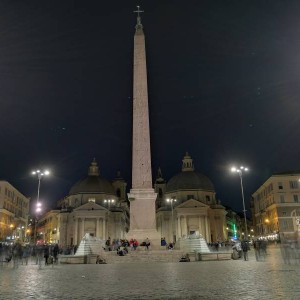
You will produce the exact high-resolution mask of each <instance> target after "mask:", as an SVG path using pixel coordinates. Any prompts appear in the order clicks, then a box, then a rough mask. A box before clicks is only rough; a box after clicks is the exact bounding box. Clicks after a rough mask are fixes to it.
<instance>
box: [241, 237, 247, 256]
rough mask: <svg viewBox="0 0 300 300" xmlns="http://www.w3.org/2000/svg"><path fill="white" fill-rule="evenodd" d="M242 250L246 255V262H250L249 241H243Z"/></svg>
mask: <svg viewBox="0 0 300 300" xmlns="http://www.w3.org/2000/svg"><path fill="white" fill-rule="evenodd" d="M241 246H242V250H243V254H244V260H245V261H246V260H248V250H249V244H248V241H246V240H244V241H242V245H241Z"/></svg>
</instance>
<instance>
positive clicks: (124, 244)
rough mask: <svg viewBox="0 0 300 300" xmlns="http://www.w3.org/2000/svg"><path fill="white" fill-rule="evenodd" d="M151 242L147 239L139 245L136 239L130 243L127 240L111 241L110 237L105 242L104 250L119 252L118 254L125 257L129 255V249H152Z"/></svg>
mask: <svg viewBox="0 0 300 300" xmlns="http://www.w3.org/2000/svg"><path fill="white" fill-rule="evenodd" d="M150 245H151V243H150V240H149V239H148V238H146V239H145V240H144V241H143V242H142V243H139V242H138V241H137V240H136V239H134V238H132V239H130V240H129V241H128V240H127V239H114V240H112V241H111V239H110V237H109V238H108V239H107V240H106V242H105V247H103V248H104V250H106V251H117V254H118V255H120V256H124V255H126V254H127V253H128V251H129V249H131V250H132V251H135V250H137V248H138V247H139V246H140V247H145V250H149V249H150Z"/></svg>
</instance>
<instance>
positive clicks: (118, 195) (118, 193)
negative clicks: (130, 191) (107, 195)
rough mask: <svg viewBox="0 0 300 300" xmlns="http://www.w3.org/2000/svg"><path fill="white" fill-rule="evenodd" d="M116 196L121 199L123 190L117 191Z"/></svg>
mask: <svg viewBox="0 0 300 300" xmlns="http://www.w3.org/2000/svg"><path fill="white" fill-rule="evenodd" d="M116 194H117V197H119V198H120V197H121V190H120V189H117V191H116Z"/></svg>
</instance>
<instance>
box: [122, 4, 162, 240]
mask: <svg viewBox="0 0 300 300" xmlns="http://www.w3.org/2000/svg"><path fill="white" fill-rule="evenodd" d="M138 9H139V8H138ZM133 64H134V65H133V73H134V75H133V76H134V77H133V136H132V139H133V140H132V189H131V190H130V193H129V194H128V198H129V200H130V230H129V232H128V234H127V236H128V238H136V239H137V240H138V241H140V242H141V241H143V240H144V239H146V238H149V239H150V240H151V245H153V246H155V245H158V244H159V242H160V235H159V234H158V232H157V230H156V214H155V201H156V193H155V192H154V189H153V188H152V172H151V149H150V128H149V109H148V88H147V67H146V51H145V36H144V32H143V26H142V24H141V19H140V17H139V15H138V19H137V25H136V32H135V35H134V63H133Z"/></svg>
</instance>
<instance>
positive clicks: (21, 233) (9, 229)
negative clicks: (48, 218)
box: [0, 180, 30, 242]
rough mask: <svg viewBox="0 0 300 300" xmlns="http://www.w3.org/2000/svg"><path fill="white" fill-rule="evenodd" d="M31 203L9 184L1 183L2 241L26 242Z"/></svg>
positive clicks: (0, 213)
mask: <svg viewBox="0 0 300 300" xmlns="http://www.w3.org/2000/svg"><path fill="white" fill-rule="evenodd" d="M29 201H30V199H29V198H27V197H26V196H24V195H23V194H22V193H21V192H19V191H18V190H17V189H16V188H15V187H13V186H12V185H11V184H10V183H9V182H7V181H4V180H1V181H0V241H2V242H4V241H11V240H15V239H19V240H21V241H23V242H24V241H25V240H26V236H27V234H28V232H26V231H27V224H28V214H29Z"/></svg>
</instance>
